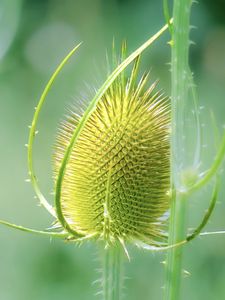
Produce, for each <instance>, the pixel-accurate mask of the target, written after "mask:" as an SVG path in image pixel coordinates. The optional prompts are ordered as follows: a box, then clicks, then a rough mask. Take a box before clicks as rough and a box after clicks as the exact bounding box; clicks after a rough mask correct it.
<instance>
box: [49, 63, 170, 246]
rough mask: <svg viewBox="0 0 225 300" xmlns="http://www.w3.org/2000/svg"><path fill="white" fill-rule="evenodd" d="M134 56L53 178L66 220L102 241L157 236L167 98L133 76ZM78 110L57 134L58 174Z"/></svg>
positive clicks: (164, 192) (165, 164) (166, 168)
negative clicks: (60, 175) (58, 181)
mask: <svg viewBox="0 0 225 300" xmlns="http://www.w3.org/2000/svg"><path fill="white" fill-rule="evenodd" d="M138 66H139V58H138V59H136V61H135V63H134V66H133V69H132V71H131V74H130V76H129V77H128V78H125V74H124V72H123V73H122V74H121V75H120V76H119V77H118V78H117V79H116V80H115V81H114V82H113V83H112V84H111V86H110V87H109V88H108V90H107V91H106V92H105V94H104V95H103V96H102V97H101V99H100V100H99V102H98V103H97V105H96V107H95V109H94V111H93V112H92V114H91V115H90V116H89V118H88V120H87V122H86V124H85V126H84V127H83V129H82V131H81V132H80V135H79V138H78V139H77V141H76V143H75V144H74V146H73V148H72V151H71V154H70V157H69V159H68V162H67V164H66V167H65V172H64V177H63V181H62V184H61V186H62V187H61V199H60V202H61V209H62V214H63V216H64V218H65V221H66V223H67V224H68V226H69V227H70V228H71V230H72V231H74V232H76V233H78V234H79V235H80V236H84V237H85V236H86V237H88V236H95V238H97V239H103V240H104V241H106V243H107V244H110V243H114V242H116V241H120V242H122V243H124V242H127V241H132V242H137V243H138V242H142V243H147V244H150V245H158V244H159V242H160V241H162V238H163V237H165V231H164V227H165V224H166V221H165V218H164V214H165V213H166V212H167V210H168V208H169V200H170V199H169V189H170V142H169V129H170V104H169V102H168V99H167V98H165V97H163V96H162V95H161V94H160V93H159V92H157V91H156V83H153V84H151V85H150V87H148V74H144V75H143V76H142V77H141V79H140V80H139V81H137V72H138ZM81 118H82V116H78V115H77V114H76V113H75V112H71V113H70V115H69V116H68V117H67V119H66V121H65V122H64V123H63V124H62V126H61V128H60V131H59V135H58V137H57V142H56V148H55V155H54V162H55V163H54V169H55V178H57V176H58V172H59V169H60V166H61V164H62V160H63V158H64V155H65V152H66V149H67V147H68V145H69V142H70V140H71V137H72V135H73V132H74V130H75V129H76V127H77V126H78V124H79V122H80V120H81Z"/></svg>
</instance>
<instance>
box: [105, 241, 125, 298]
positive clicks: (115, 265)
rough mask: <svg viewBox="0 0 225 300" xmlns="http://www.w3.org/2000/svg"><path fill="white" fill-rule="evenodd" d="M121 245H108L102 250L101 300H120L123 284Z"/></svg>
mask: <svg viewBox="0 0 225 300" xmlns="http://www.w3.org/2000/svg"><path fill="white" fill-rule="evenodd" d="M122 255H123V253H122V247H121V245H119V244H117V245H110V246H109V247H108V248H106V249H104V262H103V299H104V300H121V298H122V284H123V269H122V267H123V264H122V259H123V258H122Z"/></svg>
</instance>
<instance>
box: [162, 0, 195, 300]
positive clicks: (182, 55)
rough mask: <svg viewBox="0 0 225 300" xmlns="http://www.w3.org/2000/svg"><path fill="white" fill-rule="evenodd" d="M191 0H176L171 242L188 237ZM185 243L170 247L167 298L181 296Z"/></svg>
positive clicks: (173, 62) (167, 265)
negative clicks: (184, 184)
mask: <svg viewBox="0 0 225 300" xmlns="http://www.w3.org/2000/svg"><path fill="white" fill-rule="evenodd" d="M190 11H191V0H174V8H173V19H174V23H173V31H172V42H171V46H172V77H171V79H172V83H171V84H172V99H171V100H172V120H173V122H172V138H171V151H172V155H171V157H172V158H171V167H172V173H171V174H172V178H171V181H172V186H174V192H173V197H172V204H171V215H170V226H169V244H176V243H178V242H180V241H182V240H184V239H185V236H186V232H185V227H186V226H185V223H186V222H185V220H186V202H187V198H186V196H185V195H184V194H180V193H178V192H176V191H177V190H179V187H180V184H181V178H180V174H181V172H182V171H183V168H184V165H185V161H184V158H183V136H184V108H185V104H186V102H187V100H188V99H187V98H188V76H189V67H188V49H189V27H190V24H189V22H190ZM182 252H183V249H182V247H175V248H172V249H170V250H169V251H168V255H167V261H166V286H165V294H164V299H165V300H178V299H180V296H179V295H180V284H181V268H182Z"/></svg>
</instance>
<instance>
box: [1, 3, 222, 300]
mask: <svg viewBox="0 0 225 300" xmlns="http://www.w3.org/2000/svg"><path fill="white" fill-rule="evenodd" d="M163 23H164V19H163V13H162V1H159V0H139V1H136V0H75V1H74V0H64V1H60V0H24V1H22V0H0V59H1V68H0V138H1V144H0V165H1V168H0V176H1V178H0V186H1V198H0V199H1V201H0V218H1V219H5V220H8V221H11V222H14V223H16V224H21V225H24V226H29V227H31V228H37V229H38V228H39V229H44V228H46V227H48V226H49V225H50V223H51V221H52V219H51V217H50V216H49V215H48V214H47V212H46V211H45V210H44V209H43V208H41V207H38V206H37V201H36V200H35V199H34V192H33V190H32V188H31V185H30V184H29V183H26V182H25V179H26V178H27V166H26V149H25V147H24V144H26V143H27V139H28V125H29V124H30V122H31V119H32V115H33V112H34V107H35V105H36V104H37V100H38V97H39V96H40V93H41V91H42V89H43V87H44V85H45V84H46V82H47V80H48V79H49V76H50V74H51V73H52V71H53V70H54V68H55V67H56V65H57V64H58V63H59V61H60V60H61V59H62V58H63V57H64V55H65V54H66V53H67V52H68V50H69V49H71V47H73V45H75V44H77V43H79V42H80V41H83V42H84V43H83V45H82V47H81V48H80V50H79V53H78V55H76V56H75V57H73V58H72V59H71V61H70V63H69V64H68V65H67V66H66V67H65V69H64V70H63V72H62V74H61V75H60V76H59V78H58V79H57V81H56V82H55V85H54V87H53V89H52V90H51V92H50V94H49V96H48V101H47V103H46V105H45V107H44V110H43V113H42V114H41V119H40V122H39V125H38V129H39V132H40V134H39V135H38V137H37V143H36V144H35V159H36V162H35V166H36V170H37V173H38V176H39V178H40V184H41V187H42V189H43V190H44V191H45V194H46V195H48V198H49V199H50V201H52V195H51V190H52V186H53V181H52V152H53V144H54V140H55V135H56V132H57V124H58V123H59V122H60V121H61V120H62V119H63V116H64V114H65V111H66V110H65V109H66V107H68V106H69V105H70V104H71V103H76V100H78V99H87V100H88V99H90V95H92V94H93V92H92V90H93V87H96V88H97V87H99V86H100V84H101V83H102V82H103V80H104V79H105V76H106V71H107V68H106V63H105V56H106V50H107V49H108V50H110V48H111V45H112V39H113V37H114V38H115V41H116V43H117V45H120V43H121V41H122V40H123V39H127V42H128V49H129V52H131V51H132V50H134V49H135V48H136V47H137V46H139V45H140V44H141V43H142V42H144V41H145V40H146V39H147V38H148V37H150V36H151V35H152V34H153V33H155V32H156V31H157V30H158V29H159V28H160V27H161V26H162V25H163ZM192 25H194V26H196V27H197V29H193V30H192V32H191V38H192V40H193V41H194V42H195V43H196V44H195V45H194V46H192V47H191V51H190V64H191V68H192V70H193V71H194V74H195V82H196V83H197V84H198V87H199V89H198V90H199V95H200V104H199V105H200V106H203V108H202V109H201V117H202V127H203V130H204V131H203V132H204V134H203V137H204V145H203V146H202V165H201V169H203V170H204V169H205V168H206V167H207V166H208V165H209V164H210V161H212V159H213V156H214V153H215V149H214V147H213V143H214V141H213V132H212V130H211V128H212V122H211V120H210V110H213V111H214V113H215V116H216V119H217V123H218V126H219V129H220V132H221V131H222V126H223V125H224V123H225V122H224V121H225V120H224V116H225V1H224V0H215V1H210V0H205V1H199V3H198V4H197V5H196V4H195V5H194V7H193V13H192ZM168 40H169V35H168V34H167V35H164V36H163V37H162V38H161V39H160V40H159V41H157V42H156V43H155V44H154V46H153V47H152V48H151V49H148V50H147V51H146V53H145V54H144V57H143V63H142V68H143V69H147V70H148V69H151V70H152V78H153V79H157V78H160V87H161V88H163V89H164V90H165V91H166V92H167V93H168V94H169V93H170V72H169V65H168V62H169V60H170V48H169V46H168V45H167V42H168ZM109 52H110V51H109ZM222 174H223V175H222V185H221V192H220V203H219V204H218V205H217V207H216V209H215V211H214V213H213V216H212V218H211V221H210V224H208V225H207V230H219V229H225V217H224V216H225V199H224V196H223V195H224V192H225V188H224V185H225V184H224V183H225V180H224V178H225V177H224V173H222ZM211 190H212V185H209V187H207V188H205V189H204V191H201V192H199V193H198V194H196V195H194V196H193V199H191V201H190V216H189V225H190V227H194V226H195V225H196V224H197V223H198V220H199V219H200V217H201V216H202V214H203V212H204V210H205V208H206V207H207V203H208V201H209V197H210V192H211ZM130 253H131V262H130V263H129V262H128V261H127V262H126V272H125V275H126V281H125V288H124V294H125V295H126V297H125V299H130V300H137V299H143V300H144V299H156V300H158V299H162V293H163V284H164V267H163V264H161V263H160V262H161V261H162V260H164V258H165V254H163V253H162V254H159V253H155V254H152V253H147V252H145V251H143V250H139V249H136V248H134V247H130ZM99 268H100V258H99V257H98V249H97V246H96V245H93V244H91V243H85V244H84V245H82V246H81V247H77V246H75V245H73V244H65V243H64V242H62V241H56V240H52V241H50V240H49V238H44V237H39V236H33V235H29V234H26V233H21V232H17V231H15V230H11V229H8V228H4V227H2V226H0V300H24V299H32V300H37V299H42V300H45V299H46V300H53V299H54V300H59V299H65V300H66V299H77V300H86V299H88V300H90V299H98V297H95V296H93V295H94V294H96V293H97V292H99V291H100V286H99V285H98V284H93V282H94V281H95V280H97V279H99V278H100V277H101V274H100V271H99ZM184 268H185V270H187V271H188V272H190V274H191V275H190V276H184V280H183V290H182V300H190V299H191V300H199V299H204V300H212V299H213V300H214V299H215V300H219V299H225V284H224V282H225V235H220V236H210V237H202V238H198V239H197V240H195V241H193V242H192V243H190V244H189V245H187V246H186V247H185V256H184Z"/></svg>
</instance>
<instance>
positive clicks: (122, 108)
mask: <svg viewBox="0 0 225 300" xmlns="http://www.w3.org/2000/svg"><path fill="white" fill-rule="evenodd" d="M167 28H168V25H165V26H164V27H163V28H162V29H161V30H159V31H158V32H157V33H156V34H155V35H154V36H153V37H151V38H150V39H149V40H147V41H146V42H145V43H144V44H143V45H141V46H140V47H139V48H138V49H137V50H136V51H134V52H133V53H132V54H131V55H129V56H128V57H127V58H125V57H124V56H125V52H126V51H125V48H126V47H125V46H123V50H122V58H123V59H122V61H121V62H120V63H119V65H118V66H117V67H116V68H115V70H114V71H113V72H112V73H111V74H110V75H109V76H108V78H107V80H106V81H105V82H104V84H103V85H102V86H101V88H100V89H99V90H98V91H97V93H96V95H95V96H94V98H93V99H92V100H91V101H90V103H89V105H87V107H86V108H85V109H84V111H83V113H82V114H80V115H79V114H77V112H76V111H71V112H70V113H69V116H68V117H67V118H66V120H65V121H64V122H63V123H62V124H61V126H60V130H59V134H58V137H57V141H56V144H55V154H54V180H55V207H53V206H52V205H51V204H50V203H49V202H48V201H47V200H46V199H45V197H44V195H43V194H42V192H41V190H40V188H39V185H38V180H37V177H36V175H35V172H34V165H33V142H34V138H35V135H36V127H37V121H38V119H39V115H40V112H41V109H42V107H43V104H44V103H45V100H46V96H47V94H48V92H49V90H50V88H51V86H52V84H53V83H54V81H55V79H56V77H57V76H58V74H59V73H60V71H61V70H62V68H63V67H64V65H65V64H66V63H67V61H68V60H69V59H70V57H71V56H72V55H73V54H74V53H75V52H76V51H77V50H78V48H79V47H80V44H79V45H78V46H76V47H75V48H74V49H73V50H72V51H71V52H70V53H69V54H68V55H67V56H66V57H65V58H64V60H63V61H62V62H61V63H60V65H59V66H58V68H57V69H56V70H55V72H54V73H53V75H52V77H51V78H50V80H49V82H48V83H47V85H46V87H45V89H44V91H43V93H42V95H41V98H40V100H39V103H38V105H37V107H36V109H35V114H34V117H33V121H32V124H31V126H30V134H29V141H28V145H27V147H28V169H29V176H30V181H31V183H32V185H33V187H34V190H35V193H36V195H37V197H38V199H39V201H40V204H41V205H42V206H43V207H44V208H45V209H46V210H47V211H48V212H49V213H50V214H51V215H52V216H53V217H54V218H55V221H54V223H53V226H52V227H51V229H52V231H50V230H46V231H39V230H33V229H29V228H25V227H22V226H18V225H15V224H11V223H8V222H6V221H2V220H0V223H1V224H4V225H6V226H9V227H13V228H15V229H19V230H22V231H26V232H30V233H36V234H42V235H46V236H51V237H57V238H62V239H65V240H67V241H71V242H77V243H80V242H83V241H85V240H94V241H98V242H99V244H103V245H104V248H105V256H104V268H103V274H104V276H103V286H104V287H103V294H104V299H105V300H119V299H120V298H121V294H120V293H121V282H122V280H120V279H121V278H120V270H121V251H120V249H121V248H122V249H123V251H124V252H125V254H126V255H127V256H128V257H129V254H128V251H127V247H126V245H127V244H129V243H131V244H135V245H137V246H139V247H143V248H145V249H150V250H167V249H170V248H172V247H178V246H180V245H183V244H185V243H187V242H188V241H190V240H191V239H193V238H194V237H195V236H197V235H198V234H199V233H200V231H201V229H202V228H203V227H204V226H205V224H206V223H207V220H208V219H209V217H210V215H211V212H212V210H213V207H214V204H215V201H216V197H217V191H218V189H217V187H216V188H215V190H214V193H213V196H212V200H211V205H210V207H209V210H208V211H207V212H206V214H205V216H204V218H203V221H202V222H201V223H200V225H199V226H198V228H197V229H196V230H195V231H193V233H192V234H190V235H189V236H187V238H186V239H185V240H183V241H180V242H179V243H176V244H174V245H169V246H168V244H167V219H168V211H169V207H170V199H171V198H172V194H173V191H172V187H171V180H170V179H171V173H170V161H171V154H170V143H171V142H170V127H171V126H170V125H171V119H170V101H169V99H168V98H167V97H165V96H163V95H162V94H161V93H160V92H158V91H157V90H156V85H157V83H156V82H154V83H152V84H151V85H149V83H148V79H149V78H148V77H149V74H148V73H144V75H143V76H142V77H141V78H140V79H139V80H138V77H139V74H138V67H139V62H140V55H141V54H142V52H143V51H144V50H145V49H146V48H148V47H149V46H150V45H151V44H152V43H153V42H154V41H155V40H157V39H158V37H160V36H161V34H162V33H163V32H165V31H166V29H167ZM131 63H133V68H132V71H131V72H130V75H129V76H128V77H126V74H125V69H126V68H127V67H128V66H129V65H130V64H131ZM224 145H225V142H224V144H223V145H222V148H221V151H220V152H221V153H219V154H218V155H220V156H219V159H220V161H221V156H222V155H223V154H224V151H225V150H224V148H225V146H224ZM220 161H219V162H218V160H217V165H219V163H220ZM215 171H216V170H213V172H212V174H211V175H213V174H214V173H215ZM211 175H210V176H211ZM196 185H198V183H196V184H195V185H194V186H193V189H195V187H196ZM110 286H111V287H110Z"/></svg>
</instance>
